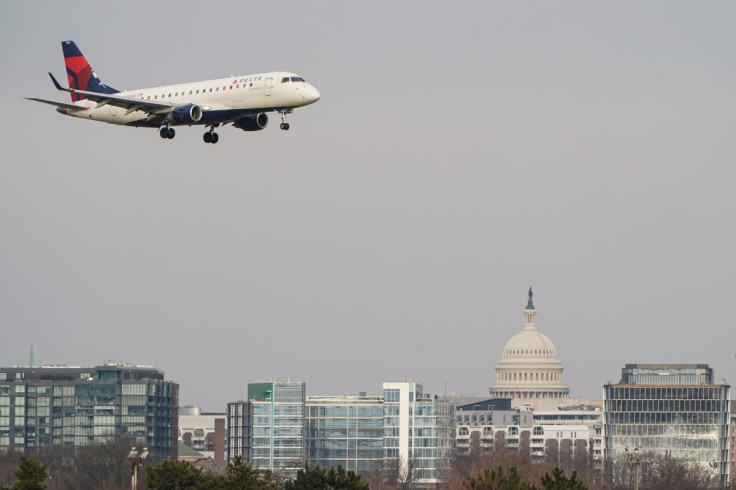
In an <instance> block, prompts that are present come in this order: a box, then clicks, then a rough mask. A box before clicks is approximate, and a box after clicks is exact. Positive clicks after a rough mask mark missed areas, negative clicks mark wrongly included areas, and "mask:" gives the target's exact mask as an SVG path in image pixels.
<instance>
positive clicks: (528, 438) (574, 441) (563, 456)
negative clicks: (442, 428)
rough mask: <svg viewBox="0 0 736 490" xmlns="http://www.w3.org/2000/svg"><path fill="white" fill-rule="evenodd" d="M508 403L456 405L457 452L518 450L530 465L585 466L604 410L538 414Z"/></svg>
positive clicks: (461, 453)
mask: <svg viewBox="0 0 736 490" xmlns="http://www.w3.org/2000/svg"><path fill="white" fill-rule="evenodd" d="M510 402H511V400H509V399H490V400H481V401H473V402H470V403H464V404H460V405H458V406H457V407H456V408H455V433H456V453H457V454H458V455H460V456H464V455H471V454H476V455H477V454H484V453H488V452H491V451H509V450H510V451H519V452H521V453H525V454H528V455H529V456H530V457H531V458H532V460H533V461H546V462H549V463H553V464H558V465H565V464H572V463H575V464H576V465H578V466H585V465H588V464H590V461H591V456H592V454H591V448H592V447H593V445H594V441H595V438H594V433H595V429H594V427H595V425H596V424H599V423H600V420H601V418H602V414H603V412H602V411H594V410H559V411H555V412H551V411H550V412H537V411H534V410H532V408H531V407H530V406H527V407H524V408H522V409H514V408H511V403H510Z"/></svg>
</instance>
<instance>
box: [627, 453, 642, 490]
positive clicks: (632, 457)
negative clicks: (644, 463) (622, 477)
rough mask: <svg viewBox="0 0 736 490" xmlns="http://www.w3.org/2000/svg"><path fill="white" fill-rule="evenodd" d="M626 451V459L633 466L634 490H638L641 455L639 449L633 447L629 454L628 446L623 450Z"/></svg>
mask: <svg viewBox="0 0 736 490" xmlns="http://www.w3.org/2000/svg"><path fill="white" fill-rule="evenodd" d="M624 451H626V459H627V461H629V462H630V463H631V464H633V465H634V490H639V465H640V464H641V454H640V453H639V448H638V447H635V448H634V452H633V453H630V452H629V446H626V447H625V448H624Z"/></svg>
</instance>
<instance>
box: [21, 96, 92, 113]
mask: <svg viewBox="0 0 736 490" xmlns="http://www.w3.org/2000/svg"><path fill="white" fill-rule="evenodd" d="M24 99H27V100H35V101H36V102H41V103H42V104H48V105H55V106H56V107H63V108H64V109H70V110H72V111H83V110H84V109H86V107H82V106H78V105H74V104H65V103H64V102H56V101H54V100H46V99H38V98H36V97H24Z"/></svg>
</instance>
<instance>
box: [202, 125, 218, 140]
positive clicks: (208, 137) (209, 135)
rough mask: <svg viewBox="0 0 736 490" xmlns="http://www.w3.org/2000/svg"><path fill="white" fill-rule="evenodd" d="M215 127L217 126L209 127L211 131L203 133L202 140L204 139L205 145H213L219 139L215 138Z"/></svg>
mask: <svg viewBox="0 0 736 490" xmlns="http://www.w3.org/2000/svg"><path fill="white" fill-rule="evenodd" d="M216 127H217V126H210V128H211V129H210V130H209V131H207V132H206V133H204V137H203V138H202V139H204V142H205V143H212V144H213V145H214V144H215V143H217V141H218V140H219V139H220V137H219V136H217V133H215V128H216Z"/></svg>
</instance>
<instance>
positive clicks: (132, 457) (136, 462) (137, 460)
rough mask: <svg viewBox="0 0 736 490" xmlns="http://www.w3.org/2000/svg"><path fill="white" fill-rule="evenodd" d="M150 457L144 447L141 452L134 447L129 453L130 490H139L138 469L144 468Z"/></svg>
mask: <svg viewBox="0 0 736 490" xmlns="http://www.w3.org/2000/svg"><path fill="white" fill-rule="evenodd" d="M146 456H148V448H147V447H144V448H143V449H142V450H141V451H140V452H139V451H138V450H137V449H136V448H135V447H133V448H132V449H131V450H130V453H128V462H129V463H130V488H131V490H138V467H139V466H143V462H144V461H145V459H146Z"/></svg>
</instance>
